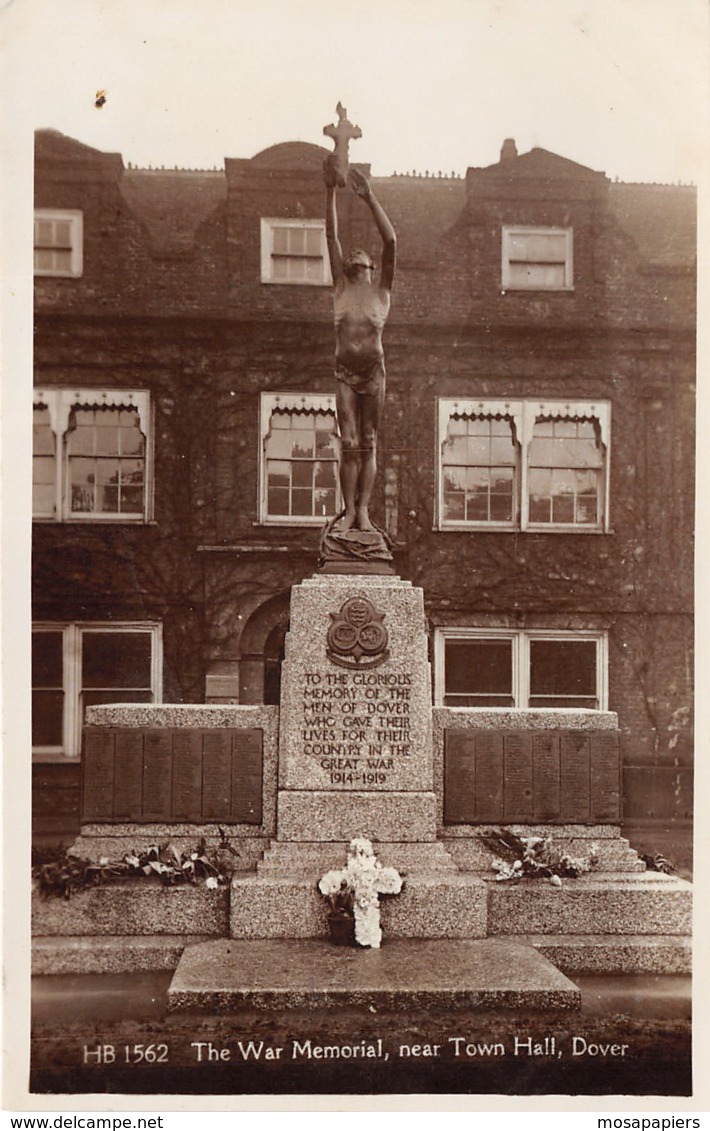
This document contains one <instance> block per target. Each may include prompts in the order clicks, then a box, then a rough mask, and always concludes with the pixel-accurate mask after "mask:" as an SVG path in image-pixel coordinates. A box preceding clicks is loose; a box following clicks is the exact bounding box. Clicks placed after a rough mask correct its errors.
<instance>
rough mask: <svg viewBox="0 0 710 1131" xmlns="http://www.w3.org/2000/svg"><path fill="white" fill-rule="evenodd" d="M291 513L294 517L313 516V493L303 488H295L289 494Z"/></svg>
mask: <svg viewBox="0 0 710 1131" xmlns="http://www.w3.org/2000/svg"><path fill="white" fill-rule="evenodd" d="M291 506H292V511H291V513H292V514H294V515H311V514H313V492H312V491H310V490H305V489H304V488H301V487H299V488H297V489H294V490H293V491H292V492H291Z"/></svg>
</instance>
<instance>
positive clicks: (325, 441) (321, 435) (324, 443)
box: [316, 417, 336, 459]
mask: <svg viewBox="0 0 710 1131" xmlns="http://www.w3.org/2000/svg"><path fill="white" fill-rule="evenodd" d="M335 454H336V452H335V417H333V418H332V419H331V420H330V421H329V428H328V430H327V431H326V430H325V429H322V428H318V430H317V431H316V455H317V456H319V457H320V458H321V459H324V458H325V457H326V456H333V457H334V456H335Z"/></svg>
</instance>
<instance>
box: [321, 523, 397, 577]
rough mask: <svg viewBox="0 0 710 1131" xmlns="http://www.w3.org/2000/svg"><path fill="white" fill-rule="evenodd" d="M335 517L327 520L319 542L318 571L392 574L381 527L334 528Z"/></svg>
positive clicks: (390, 554)
mask: <svg viewBox="0 0 710 1131" xmlns="http://www.w3.org/2000/svg"><path fill="white" fill-rule="evenodd" d="M340 518H341V516H340V515H338V517H337V518H335V519H333V521H332V522H329V523H328V525H327V526H326V527H325V529H324V531H323V536H322V538H321V543H320V558H319V563H318V568H319V572H320V573H381V574H389V575H391V574H394V569H393V568H392V566H391V565H390V564H389V563H390V562H391V561H392V551H391V549H390V547H391V544H392V543H391V541H390V538H389V536H388V535H387V534H386V533H385V531H384V530H380V528H379V527H375V529H374V530H346V531H344V532H341V531H338V530H335V529H334V527H335V526H336V524H337V522H338V521H339V519H340Z"/></svg>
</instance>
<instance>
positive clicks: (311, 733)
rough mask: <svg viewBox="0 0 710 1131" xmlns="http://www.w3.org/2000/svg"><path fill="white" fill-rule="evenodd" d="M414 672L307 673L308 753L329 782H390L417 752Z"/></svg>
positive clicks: (305, 729) (352, 785) (374, 784)
mask: <svg viewBox="0 0 710 1131" xmlns="http://www.w3.org/2000/svg"><path fill="white" fill-rule="evenodd" d="M411 695H412V676H411V673H408V672H399V673H383V672H378V673H377V674H375V673H373V672H363V671H361V670H357V671H355V672H352V673H348V674H345V673H343V674H332V673H329V674H321V673H318V672H307V673H306V675H305V686H304V689H303V730H302V740H303V752H304V754H305V755H306V757H308V758H309V759H313V760H314V761H315V762H316V763H317V765H318V766H319V769H320V770H321V771H323V773H324V775H325V777H326V781H327V782H328V784H329V785H338V786H342V787H344V788H348V787H349V788H351V789H362V788H377V787H379V786H385V785H386V784H387V782H388V780H389V778H390V777H391V775H392V773H393V772H396V771H397V769H398V768H399V767H400V766H402V764H403V762H404V760H405V759H408V758H409V757H410V756H411V752H412V751H411Z"/></svg>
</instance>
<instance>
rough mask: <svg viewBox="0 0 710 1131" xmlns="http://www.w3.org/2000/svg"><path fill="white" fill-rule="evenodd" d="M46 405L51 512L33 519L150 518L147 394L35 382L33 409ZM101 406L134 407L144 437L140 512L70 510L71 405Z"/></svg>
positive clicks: (139, 522) (149, 409) (118, 520)
mask: <svg viewBox="0 0 710 1131" xmlns="http://www.w3.org/2000/svg"><path fill="white" fill-rule="evenodd" d="M40 407H41V408H47V409H48V411H49V426H50V429H51V431H52V433H53V435H54V468H55V475H54V479H55V482H54V513H53V514H35V513H34V507H33V514H32V520H33V522H66V523H77V522H99V523H128V524H130V525H138V526H140V525H144V524H145V523H148V522H151V521H152V519H153V502H154V476H153V413H152V403H151V395H150V393H149V392H148V391H147V390H146V389H107V388H98V389H97V388H92V389H86V388H75V387H66V386H64V387H61V388H49V387H46V386H37V387H36V388H35V389H34V393H33V410H34V409H35V408H40ZM103 407H108V408H114V409H117V410H120V409H125V410H128V409H135V410H136V411H137V412H138V420H139V424H140V431H141V433H142V435H143V436H144V438H145V458H144V492H143V512H142V514H138V513H137V512H124V513H121V512H118V511H115V512H114V511H72V510H71V497H70V492H69V454H68V444H67V434H68V429H69V417H70V414H71V412H72V410H73V409H74V408H89V409H100V408H103Z"/></svg>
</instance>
